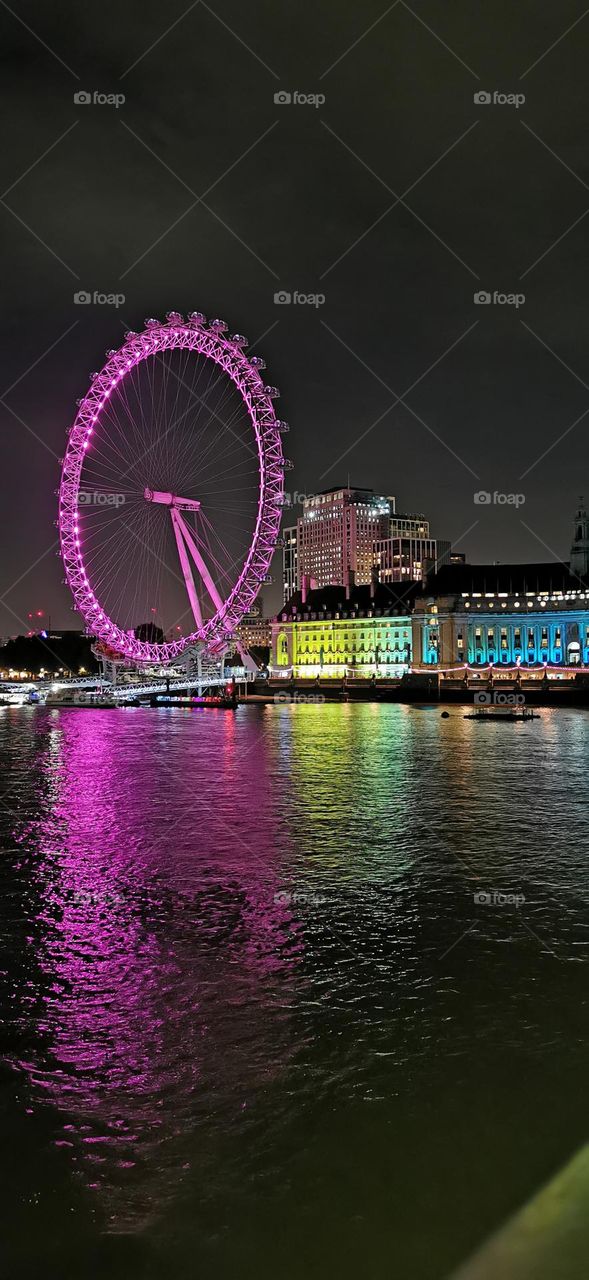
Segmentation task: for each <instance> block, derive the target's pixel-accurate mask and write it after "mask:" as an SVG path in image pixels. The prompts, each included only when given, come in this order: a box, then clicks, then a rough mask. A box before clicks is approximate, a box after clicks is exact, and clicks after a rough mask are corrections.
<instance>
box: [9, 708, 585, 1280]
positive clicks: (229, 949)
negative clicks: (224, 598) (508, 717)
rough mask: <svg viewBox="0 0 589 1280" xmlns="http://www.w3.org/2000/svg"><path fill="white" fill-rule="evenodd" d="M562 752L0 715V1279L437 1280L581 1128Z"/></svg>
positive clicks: (301, 728) (398, 731)
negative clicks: (1, 1269)
mask: <svg viewBox="0 0 589 1280" xmlns="http://www.w3.org/2000/svg"><path fill="white" fill-rule="evenodd" d="M588 742H589V713H588V712H585V711H556V712H550V711H544V712H542V714H541V719H539V720H536V721H534V722H533V723H531V724H528V725H520V724H504V725H493V724H477V723H474V722H472V721H468V720H465V719H464V717H463V712H462V709H461V708H458V707H457V708H452V709H451V713H450V716H449V718H448V719H443V718H442V717H441V716H440V709H439V707H438V708H436V707H423V708H422V707H415V708H412V707H403V706H395V705H384V706H375V705H370V704H366V705H349V704H348V705H335V704H333V705H330V704H325V705H318V704H296V705H290V704H281V705H276V706H267V707H263V706H251V707H240V708H238V710H237V711H236V712H235V713H231V712H227V711H224V710H200V711H183V710H178V709H174V710H163V709H162V710H152V709H144V710H139V709H137V710H132V709H129V710H119V711H107V710H105V711H82V710H69V711H68V710H61V711H58V710H48V709H40V708H4V709H2V710H0V770H1V773H0V844H1V846H2V856H1V860H0V876H1V886H0V926H1V933H2V938H3V959H2V966H1V967H2V984H3V992H2V1005H1V1009H2V1018H3V1022H2V1027H3V1041H4V1047H3V1058H2V1067H1V1076H0V1084H1V1093H0V1106H1V1126H2V1135H3V1148H4V1154H3V1164H4V1172H5V1175H6V1176H5V1185H4V1189H3V1193H2V1208H3V1217H4V1225H3V1232H2V1238H3V1245H2V1251H3V1253H4V1255H5V1267H6V1270H5V1273H6V1274H7V1275H8V1276H10V1278H11V1280H12V1278H13V1277H15V1278H17V1280H21V1277H23V1278H24V1277H41V1276H43V1277H46V1276H48V1275H49V1276H51V1277H53V1276H56V1277H57V1276H59V1277H60V1280H70V1277H71V1280H74V1278H75V1280H81V1278H83V1280H94V1277H96V1278H97V1280H107V1277H108V1280H119V1277H120V1278H121V1280H123V1278H124V1280H138V1278H141V1280H143V1277H146V1278H148V1280H168V1277H173V1278H174V1280H184V1277H186V1278H188V1277H190V1278H191V1280H192V1278H193V1277H200V1278H202V1280H209V1277H210V1278H211V1280H212V1278H213V1277H215V1280H238V1278H239V1280H241V1278H242V1277H250V1276H252V1277H253V1276H255V1277H256V1280H276V1278H277V1277H280V1280H303V1278H305V1280H308V1278H310V1280H314V1278H315V1277H317V1280H319V1277H321V1280H324V1278H325V1277H332V1276H333V1277H338V1280H340V1278H343V1280H347V1278H348V1277H350V1280H351V1278H352V1277H353V1278H354V1280H356V1277H358V1276H360V1275H361V1276H363V1277H369V1278H370V1280H372V1278H374V1280H381V1277H382V1280H384V1278H385V1277H386V1280H397V1278H398V1280H442V1278H443V1277H445V1276H446V1275H447V1274H448V1272H449V1271H450V1270H451V1269H452V1268H453V1267H454V1266H455V1265H456V1264H457V1263H458V1262H459V1261H460V1260H461V1259H462V1258H463V1257H464V1256H466V1255H467V1254H468V1253H469V1252H470V1251H471V1249H473V1248H474V1247H475V1246H476V1245H477V1244H478V1243H479V1242H480V1241H481V1240H482V1239H483V1238H484V1237H485V1236H486V1235H487V1234H488V1233H489V1232H490V1231H491V1230H492V1229H493V1228H494V1227H495V1226H496V1225H497V1224H498V1223H500V1222H502V1221H503V1220H504V1218H505V1217H506V1216H507V1215H508V1214H510V1213H511V1212H513V1210H514V1209H515V1208H516V1207H518V1206H519V1205H520V1204H521V1203H522V1202H523V1201H524V1200H525V1199H526V1198H527V1197H529V1196H530V1195H532V1194H533V1193H534V1191H535V1190H537V1188H538V1187H539V1185H540V1184H541V1183H542V1182H543V1181H545V1180H546V1178H547V1177H549V1176H550V1174H551V1173H552V1172H553V1171H554V1170H555V1169H556V1168H557V1167H558V1166H559V1165H560V1164H562V1163H563V1162H564V1161H566V1160H567V1159H568V1158H569V1157H570V1155H571V1154H572V1153H573V1152H574V1151H575V1150H576V1149H577V1148H578V1146H580V1145H581V1143H582V1141H583V1140H584V1139H585V1138H586V1133H587V1123H586V1122H587V1101H586V1099H587V1079H588V1078H589V1071H588V1056H589V1055H588V1053H587V1048H586V1035H587V1003H588V991H589V986H588V981H587V978H588V970H587V960H588V954H589V953H588V942H589V933H588V929H587V924H588V914H589V913H588V910H587V896H588V894H587V890H588V881H589V874H588V869H587V851H588V848H589V810H588V807H587V794H588V791H587V773H588V770H587V760H588Z"/></svg>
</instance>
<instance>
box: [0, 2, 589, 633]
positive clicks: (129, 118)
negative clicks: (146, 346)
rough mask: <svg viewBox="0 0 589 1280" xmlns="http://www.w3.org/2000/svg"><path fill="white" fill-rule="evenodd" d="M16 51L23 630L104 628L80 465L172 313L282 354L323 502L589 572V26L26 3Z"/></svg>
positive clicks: (9, 58) (478, 556)
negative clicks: (78, 534) (378, 511)
mask: <svg viewBox="0 0 589 1280" xmlns="http://www.w3.org/2000/svg"><path fill="white" fill-rule="evenodd" d="M17 15H18V16H17ZM0 27H1V41H0V48H1V50H2V53H1V55H0V56H1V59H2V86H3V87H2V93H3V99H4V101H3V131H2V132H3V147H2V159H1V177H0V181H1V184H2V189H1V193H0V194H1V203H0V224H1V227H2V297H3V306H2V319H1V324H2V335H1V343H0V361H1V370H0V400H1V403H0V415H1V417H0V421H1V430H2V460H3V465H2V471H1V476H0V635H8V634H15V633H17V632H19V631H23V630H26V629H27V613H28V612H29V611H30V610H32V609H36V608H43V609H44V610H45V611H46V612H48V613H50V614H51V622H52V626H53V627H56V626H75V625H80V624H79V621H78V620H77V618H76V615H74V614H73V613H72V612H71V610H70V597H69V592H68V590H67V588H65V587H64V586H63V585H62V581H61V580H62V577H63V570H62V566H61V561H60V560H59V558H57V557H56V555H55V554H54V552H55V549H56V537H57V531H56V529H55V528H54V525H53V521H54V519H55V516H56V497H55V492H54V491H55V489H56V486H57V485H58V481H59V467H58V463H57V459H58V458H59V457H60V456H61V455H62V454H63V450H64V444H65V433H66V430H67V428H68V427H69V425H70V424H71V422H72V420H73V417H74V415H75V402H76V399H77V398H78V397H80V396H82V395H83V394H84V392H85V391H86V389H87V386H88V377H89V374H90V372H91V371H92V370H94V369H99V368H100V367H101V365H102V363H103V362H104V354H105V351H106V349H107V348H109V347H116V346H118V345H119V343H120V341H121V339H122V336H123V329H124V326H125V325H126V326H130V327H131V328H140V327H142V324H143V320H144V318H145V317H146V316H157V317H162V318H163V316H164V315H165V312H166V311H167V310H169V309H172V308H177V309H179V310H180V311H183V312H188V311H189V310H192V309H198V310H202V311H204V312H205V313H206V314H207V315H209V316H221V317H223V318H224V319H226V320H227V321H228V322H229V324H230V326H231V328H232V330H239V331H240V332H242V333H245V334H247V336H248V337H249V338H250V339H251V342H252V350H253V351H256V352H258V353H259V354H262V355H264V356H265V358H266V360H267V363H268V375H267V376H268V381H270V382H273V383H276V384H277V385H278V386H279V387H280V388H281V391H282V398H281V400H280V402H279V406H280V413H281V416H283V417H285V418H287V419H288V420H289V421H290V424H291V432H290V435H289V436H288V437H287V438H286V452H287V454H288V455H289V456H290V457H291V458H292V459H293V461H294V463H295V469H294V471H293V472H291V473H289V474H288V476H287V488H289V489H290V490H291V491H293V492H298V493H305V492H313V491H314V490H316V489H321V488H326V487H328V486H330V485H334V484H338V483H341V482H345V481H346V479H347V476H348V474H349V476H350V479H351V481H352V483H354V484H358V485H367V486H372V487H374V488H375V489H377V490H379V491H384V492H386V493H392V494H395V495H396V496H397V501H398V508H399V509H400V510H409V511H415V510H418V511H423V512H424V513H425V514H426V515H427V516H429V518H430V520H431V523H432V529H433V532H434V533H435V534H437V535H438V536H440V537H446V538H449V539H451V540H452V541H453V542H454V543H455V545H456V547H457V549H459V550H462V551H464V552H466V554H467V558H468V559H469V560H471V561H473V562H476V561H491V560H500V561H502V562H506V561H509V560H514V561H524V560H529V561H533V560H550V559H557V558H560V557H562V558H564V559H566V558H567V557H568V550H569V546H570V540H571V534H572V516H573V512H574V508H575V505H576V502H577V499H578V495H579V494H580V493H583V492H584V491H585V493H586V494H587V497H588V498H589V451H588V449H587V434H588V430H589V359H588V357H587V352H586V329H587V325H586V311H587V296H588V285H589V272H588V267H587V260H588V254H587V237H588V231H589V218H588V217H587V214H588V213H589V167H588V164H587V142H586V138H587V113H588V106H589V82H588V79H587V72H586V68H587V57H588V53H589V14H588V15H587V16H584V6H583V4H582V3H581V2H580V0H578V2H575V3H573V2H572V0H561V3H560V4H559V5H548V4H544V5H540V4H538V3H537V0H536V3H531V2H528V0H518V2H517V3H514V0H502V2H497V0H493V2H492V3H489V2H485V3H474V2H473V0H454V2H453V3H452V4H451V5H449V4H445V3H443V2H442V0H435V2H434V0H427V3H415V4H413V5H412V6H409V5H407V4H405V3H403V0H398V3H396V4H392V5H390V6H389V7H388V8H387V5H386V0H365V3H364V4H362V5H358V4H350V3H348V2H347V0H331V2H330V3H328V2H327V0H314V2H313V3H312V4H311V3H305V2H304V0H299V2H298V3H294V0H293V2H291V3H285V2H280V0H272V2H270V0H258V3H256V4H249V5H244V4H243V3H238V0H225V3H224V4H223V5H222V6H212V5H210V6H209V5H207V4H205V3H203V2H202V0H196V3H194V4H192V5H191V6H189V5H187V4H186V3H185V0H181V2H178V0H167V3H166V4H165V5H162V4H161V3H157V4H156V3H155V0H144V2H143V3H142V4H141V5H138V4H137V5H131V4H122V3H120V0H119V2H118V3H116V4H115V3H111V0H101V2H100V3H96V2H92V0H90V2H86V3H84V4H73V3H69V4H65V3H60V2H59V0H52V3H51V4H50V5H48V4H47V3H46V0H43V2H41V0H38V2H37V0H24V2H23V3H19V4H18V6H17V4H16V0H13V5H12V6H11V7H9V6H8V5H6V4H3V3H0ZM551 46H553V47H551ZM280 91H282V92H284V93H287V94H291V95H293V94H294V92H295V91H298V92H299V93H301V94H316V95H317V94H323V95H325V102H324V103H322V104H320V105H318V106H316V105H312V104H311V103H306V104H304V103H301V102H299V103H294V102H291V103H284V104H282V103H275V101H274V95H275V94H276V93H279V92H280ZM480 91H483V92H485V93H491V94H493V93H494V92H495V91H497V92H498V93H502V94H519V95H522V94H523V95H525V102H520V105H519V106H517V107H516V106H515V105H514V104H510V103H507V102H505V103H499V102H491V103H477V102H475V101H474V95H475V94H476V93H478V92H480ZM79 92H87V93H91V94H94V93H95V92H98V93H102V94H118V95H121V94H124V95H125V102H124V103H122V104H120V105H119V107H115V106H114V105H109V104H107V103H105V104H102V105H101V104H99V103H94V102H92V103H90V104H83V103H81V104H76V103H75V102H74V95H75V94H76V93H79ZM201 197H202V199H201ZM399 198H400V199H399ZM77 290H89V291H91V292H93V291H94V290H97V291H99V292H100V293H104V294H114V293H122V294H124V295H125V301H124V303H123V304H122V305H121V306H119V307H118V308H116V307H114V306H112V305H94V304H92V305H89V306H79V305H76V304H75V303H74V294H75V292H76V291H77ZM278 290H286V291H288V292H290V293H294V291H295V290H298V291H299V293H302V294H310V293H313V294H324V295H325V302H324V303H323V304H322V305H320V306H317V307H315V306H312V305H309V304H301V303H298V304H296V305H294V304H292V303H291V304H290V305H276V304H275V302H274V294H275V292H276V291H278ZM478 291H488V292H490V293H491V294H493V292H494V291H497V292H498V293H500V294H506V295H508V294H511V295H513V294H523V295H525V302H522V303H521V305H519V306H515V305H513V304H508V303H505V304H503V305H501V304H499V303H491V304H490V305H475V303H474V294H475V293H476V292H478ZM406 393H407V394H406ZM405 395H406V401H405V403H401V402H400V400H399V399H398V397H405ZM584 414H585V415H586V416H581V415H584ZM577 420H578V421H577ZM573 424H576V425H573ZM543 455H545V456H543ZM525 472H527V474H523V473H525ZM479 490H485V491H490V492H493V491H495V490H496V491H498V492H501V493H505V494H513V493H517V494H523V495H524V496H525V502H524V503H522V504H520V505H519V507H517V508H516V507H515V506H513V505H499V504H496V503H491V504H490V505H479V504H476V503H475V502H474V501H473V495H474V493H475V492H477V491H479ZM294 514H295V515H296V514H297V512H296V510H295V512H294ZM275 577H276V579H277V580H278V579H279V577H280V565H279V560H278V558H277V560H276V564H275ZM279 594H280V589H279V583H278V585H277V587H275V588H274V589H273V592H269V599H268V600H267V602H266V606H267V608H270V607H271V606H272V605H274V604H276V603H277V600H278V598H279Z"/></svg>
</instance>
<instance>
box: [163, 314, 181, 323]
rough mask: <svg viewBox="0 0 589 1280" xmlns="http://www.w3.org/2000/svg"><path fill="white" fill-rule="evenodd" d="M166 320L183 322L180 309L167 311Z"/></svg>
mask: <svg viewBox="0 0 589 1280" xmlns="http://www.w3.org/2000/svg"><path fill="white" fill-rule="evenodd" d="M166 320H167V322H168V324H183V323H184V316H183V315H182V313H181V312H180V311H167V312H166Z"/></svg>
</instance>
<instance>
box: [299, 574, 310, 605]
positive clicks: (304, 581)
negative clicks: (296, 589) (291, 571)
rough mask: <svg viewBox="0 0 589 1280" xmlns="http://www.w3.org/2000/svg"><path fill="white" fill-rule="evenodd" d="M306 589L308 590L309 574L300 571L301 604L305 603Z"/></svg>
mask: <svg viewBox="0 0 589 1280" xmlns="http://www.w3.org/2000/svg"><path fill="white" fill-rule="evenodd" d="M308 590H309V575H308V574H307V573H302V574H301V601H302V603H303V604H306V603H307V591H308Z"/></svg>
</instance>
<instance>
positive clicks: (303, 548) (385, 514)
mask: <svg viewBox="0 0 589 1280" xmlns="http://www.w3.org/2000/svg"><path fill="white" fill-rule="evenodd" d="M394 510H395V499H394V498H390V497H384V496H379V495H376V494H375V493H373V491H372V489H351V488H339V489H337V488H336V489H327V490H326V491H325V492H324V493H316V494H313V495H312V496H310V497H308V498H306V499H305V501H304V503H303V514H302V516H301V518H300V519H299V520H298V522H297V555H298V567H297V570H298V581H297V586H300V584H301V583H302V581H303V578H307V579H308V580H309V581H312V582H313V583H315V584H316V586H317V587H326V586H334V585H336V586H337V585H340V586H345V585H346V584H353V583H356V584H357V585H358V586H361V585H368V584H369V583H370V581H371V577H372V569H373V564H374V543H375V542H376V541H377V540H379V539H382V538H386V537H387V535H388V533H389V527H390V518H391V515H392V514H394Z"/></svg>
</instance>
